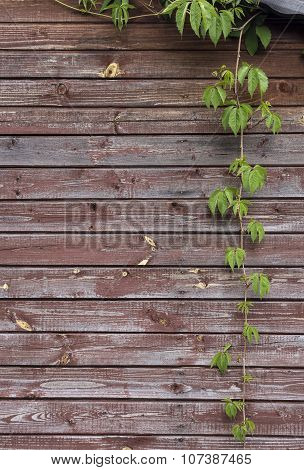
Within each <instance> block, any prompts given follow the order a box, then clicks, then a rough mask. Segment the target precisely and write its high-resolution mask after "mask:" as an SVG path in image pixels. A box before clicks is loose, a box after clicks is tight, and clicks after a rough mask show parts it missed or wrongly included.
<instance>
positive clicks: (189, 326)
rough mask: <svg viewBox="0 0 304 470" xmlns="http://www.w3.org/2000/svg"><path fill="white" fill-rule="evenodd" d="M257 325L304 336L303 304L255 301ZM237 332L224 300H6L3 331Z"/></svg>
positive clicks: (232, 304) (1, 310)
mask: <svg viewBox="0 0 304 470" xmlns="http://www.w3.org/2000/svg"><path fill="white" fill-rule="evenodd" d="M251 312H252V321H253V322H254V324H255V325H256V326H257V327H258V329H259V330H260V332H261V333H265V334H266V333H281V334H288V333H294V332H295V326H294V325H295V324H296V325H297V328H296V332H297V333H298V334H304V303H303V302H297V301H294V302H288V301H277V300H276V301H273V302H271V301H269V300H267V301H264V302H255V303H254V305H253V307H252V310H251ZM17 320H19V321H23V322H24V321H25V322H26V323H28V324H29V325H30V327H31V329H32V330H33V331H36V332H44V331H45V332H62V333H67V332H109V333H113V332H116V333H126V332H134V333H153V332H154V333H157V332H159V333H181V332H189V333H198V334H200V333H202V332H203V333H235V332H241V330H242V325H241V323H240V320H239V317H238V315H236V301H229V300H225V302H223V301H220V300H213V301H207V300H205V301H204V300H203V301H201V300H170V301H166V300H115V301H111V302H108V301H103V300H97V301H96V300H77V301H76V302H75V301H73V300H72V301H67V300H64V301H60V300H39V301H35V300H3V299H2V300H1V301H0V331H6V332H19V333H22V332H23V333H26V332H25V331H24V330H23V329H22V328H21V327H20V325H19V324H18V323H17Z"/></svg>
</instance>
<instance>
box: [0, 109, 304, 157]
mask: <svg viewBox="0 0 304 470" xmlns="http://www.w3.org/2000/svg"><path fill="white" fill-rule="evenodd" d="M276 111H277V112H278V113H279V114H280V115H281V117H282V119H283V128H282V134H284V133H288V132H291V133H294V134H295V133H303V132H304V118H303V116H304V108H303V107H276ZM219 114H220V112H218V113H214V111H213V110H208V109H207V108H204V107H201V108H191V107H190V108H144V109H143V108H126V109H124V108H106V109H104V108H75V107H73V108H43V107H41V108H39V107H38V108H35V107H27V108H22V107H0V135H15V134H24V135H31V134H35V135H38V134H39V135H55V134H56V135H64V134H70V135H94V134H102V135H128V134H137V135H138V134H144V135H147V134H149V135H153V134H157V135H158V136H159V134H200V135H203V134H216V133H218V132H219ZM258 121H259V119H258V117H254V119H253V124H252V129H251V128H249V129H248V132H249V133H255V134H256V133H264V134H265V133H270V132H269V131H268V130H267V129H266V127H265V124H264V123H260V124H258ZM146 137H147V136H146ZM277 137H278V136H277ZM161 138H162V137H161V136H159V139H161ZM292 139H293V138H291V139H290V142H289V143H291V144H292V142H293V140H292ZM37 141H38V139H37ZM54 143H55V142H54ZM61 156H62V158H63V157H65V155H61ZM29 158H30V157H29Z"/></svg>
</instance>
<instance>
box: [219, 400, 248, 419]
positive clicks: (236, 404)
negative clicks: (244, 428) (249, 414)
mask: <svg viewBox="0 0 304 470" xmlns="http://www.w3.org/2000/svg"><path fill="white" fill-rule="evenodd" d="M224 402H225V406H224V409H225V413H226V415H227V416H228V418H229V419H235V418H236V417H237V414H238V412H239V411H243V408H244V402H243V401H241V400H231V399H230V398H226V399H225V400H224Z"/></svg>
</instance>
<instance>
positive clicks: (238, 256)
mask: <svg viewBox="0 0 304 470" xmlns="http://www.w3.org/2000/svg"><path fill="white" fill-rule="evenodd" d="M245 258H246V251H245V250H243V249H242V248H237V249H236V250H235V260H236V264H237V267H238V268H239V269H240V267H241V266H242V265H243V264H244V261H245Z"/></svg>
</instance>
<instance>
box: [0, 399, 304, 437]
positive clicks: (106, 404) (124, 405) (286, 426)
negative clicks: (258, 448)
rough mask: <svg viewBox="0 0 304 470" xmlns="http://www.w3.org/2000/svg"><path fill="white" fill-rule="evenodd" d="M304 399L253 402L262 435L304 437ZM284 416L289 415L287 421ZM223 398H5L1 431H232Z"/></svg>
mask: <svg viewBox="0 0 304 470" xmlns="http://www.w3.org/2000/svg"><path fill="white" fill-rule="evenodd" d="M303 414H304V405H303V404H302V403H287V402H274V403H273V404H272V405H271V406H269V403H259V402H257V403H249V404H248V415H249V416H251V417H252V418H253V419H254V421H255V423H256V435H257V436H259V435H263V436H271V437H274V436H282V435H284V436H294V437H297V436H298V437H303V434H304V429H303ZM282 418H284V419H282ZM230 428H231V422H230V421H229V419H228V418H226V417H225V416H224V412H223V404H222V403H219V402H209V403H208V402H201V403H197V402H191V401H189V402H188V401H185V402H182V403H180V402H162V403H160V402H146V401H143V402H127V401H125V402H121V401H102V400H96V401H90V402H79V401H73V400H69V401H68V402H66V401H57V400H52V401H47V400H46V401H44V400H43V401H34V400H30V401H22V400H21V401H20V400H13V401H7V400H2V402H1V410H0V431H1V433H4V432H5V433H7V434H12V433H14V434H16V433H18V434H19V433H22V434H29V433H34V434H36V433H39V434H46V433H48V434H50V433H51V434H52V433H59V434H79V433H80V434H94V435H96V434H97V435H98V434H106V435H107V434H120V435H124V434H125V435H128V434H136V433H138V434H143V435H150V434H171V435H172V434H173V435H174V434H177V435H183V434H186V435H187V434H193V435H200V434H207V435H218V434H220V435H230Z"/></svg>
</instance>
